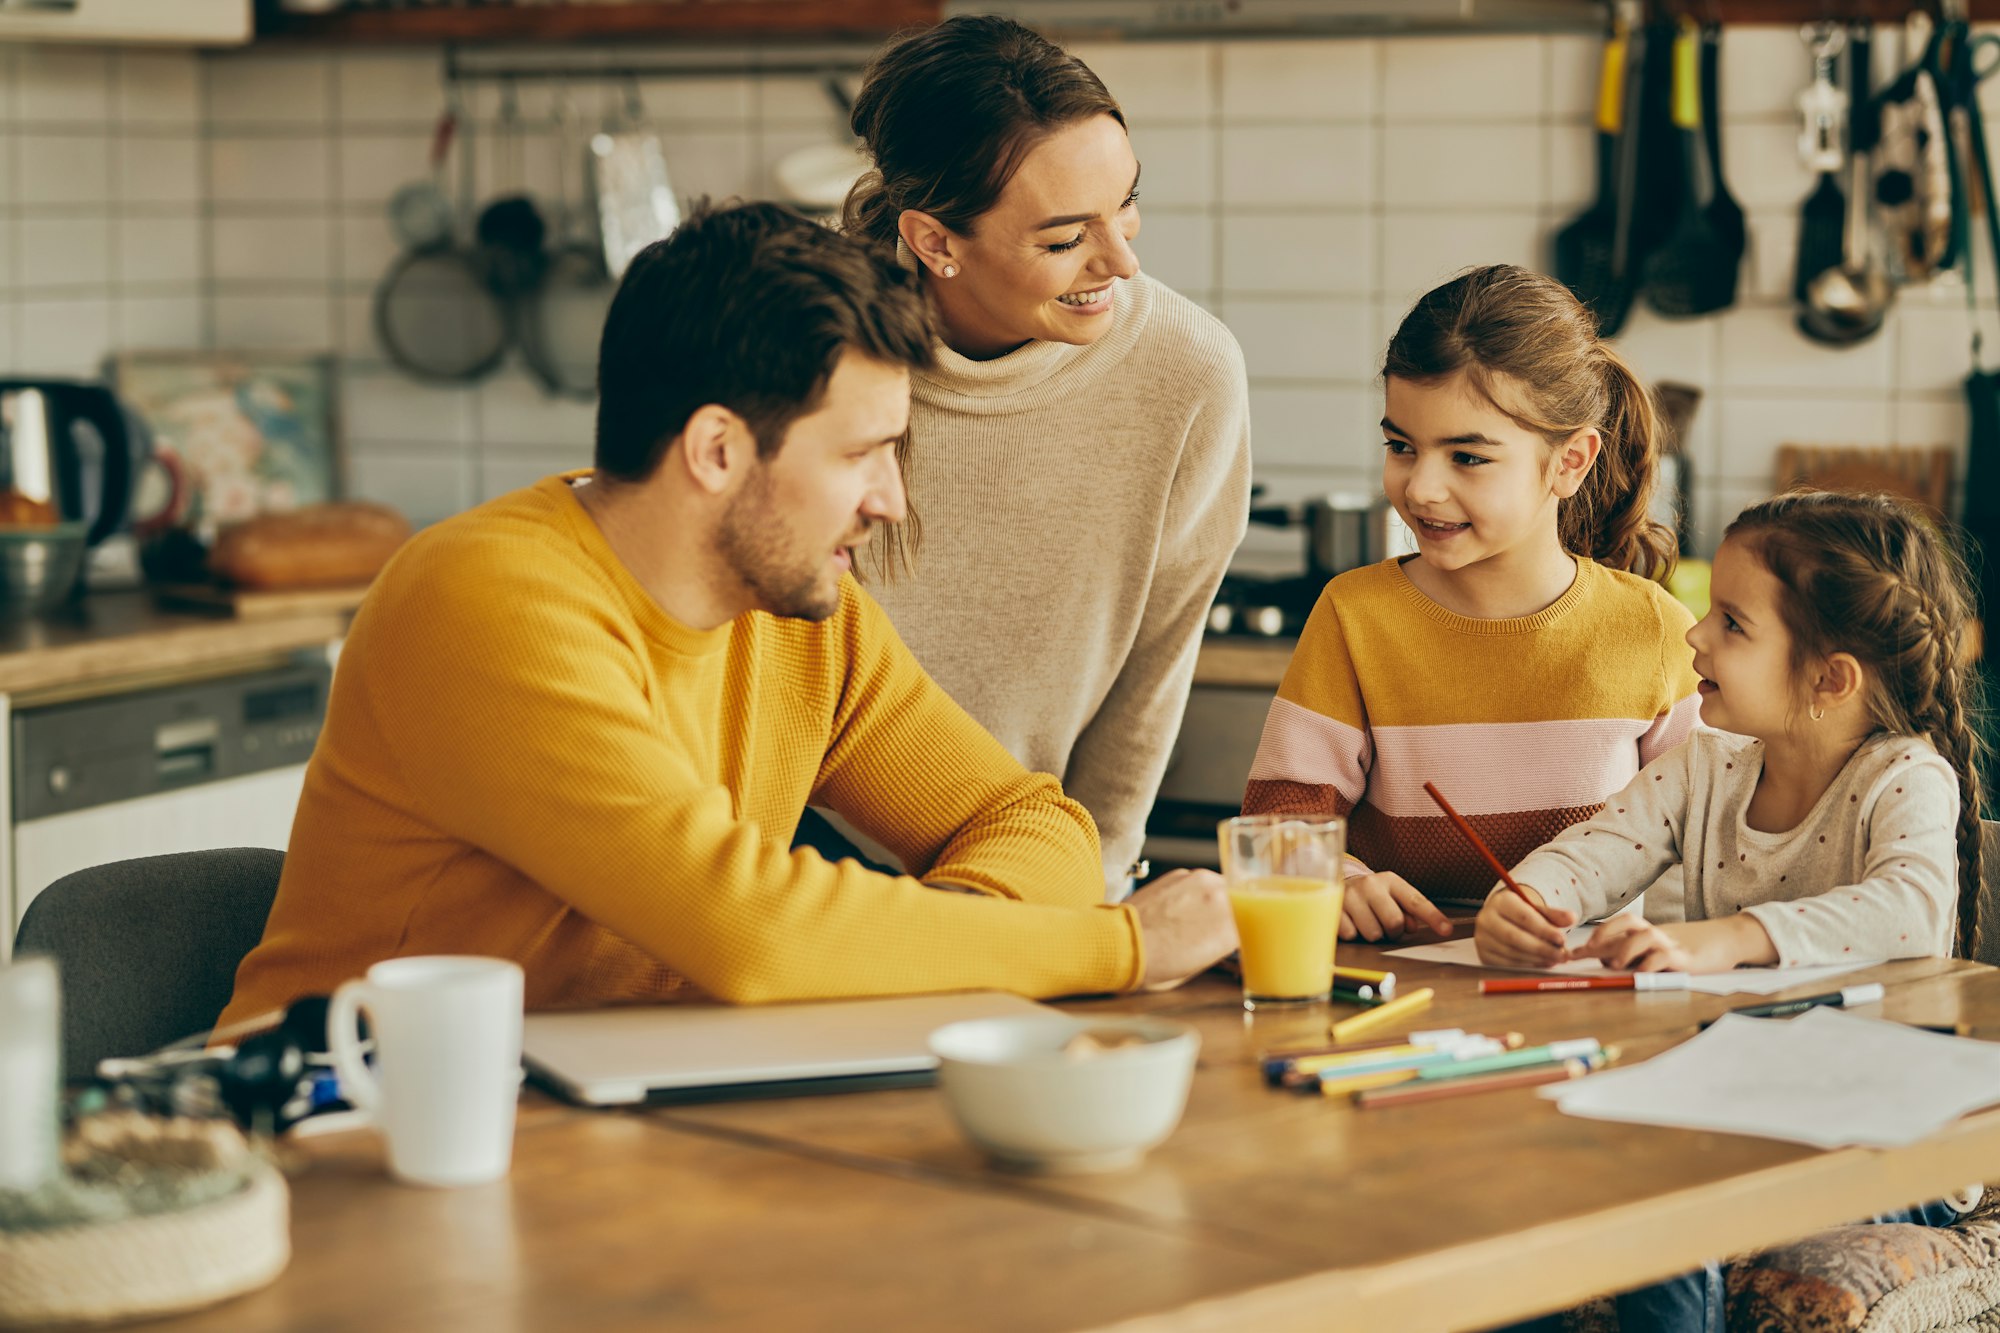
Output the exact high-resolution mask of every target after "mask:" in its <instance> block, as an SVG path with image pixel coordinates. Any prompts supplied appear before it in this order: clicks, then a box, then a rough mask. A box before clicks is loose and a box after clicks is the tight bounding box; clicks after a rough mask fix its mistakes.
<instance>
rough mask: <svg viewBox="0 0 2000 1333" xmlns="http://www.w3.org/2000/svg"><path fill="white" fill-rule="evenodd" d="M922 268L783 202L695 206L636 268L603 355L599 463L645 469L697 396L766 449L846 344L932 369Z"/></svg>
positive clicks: (607, 327)
mask: <svg viewBox="0 0 2000 1333" xmlns="http://www.w3.org/2000/svg"><path fill="white" fill-rule="evenodd" d="M936 341H937V327H936V322H935V316H934V315H933V314H932V311H931V308H930V303H929V301H928V300H927V299H926V298H925V296H924V294H923V292H922V290H921V289H920V288H919V287H918V285H917V279H916V275H914V274H912V273H907V272H905V271H904V270H902V269H900V268H898V267H897V266H896V265H895V264H894V263H893V262H892V261H891V260H889V259H887V258H885V257H883V256H882V255H881V254H880V253H879V252H876V251H874V250H872V249H871V248H870V247H868V246H867V245H865V244H863V243H862V242H860V241H858V240H852V239H849V238H848V237H845V236H842V235H840V234H838V233H836V232H832V231H829V230H827V229H826V228H825V227H822V226H820V225H819V224H818V223H816V222H813V221H811V220H810V219H807V218H804V217H801V216H800V215H799V214H797V213H794V212H793V211H791V210H790V209H788V208H784V207H782V206H781V205H778V204H741V205H738V206H736V207H732V208H723V209H711V208H709V207H707V206H706V204H702V205H698V206H697V207H696V208H695V210H694V212H693V213H692V214H691V215H690V216H689V217H688V219H687V220H686V221H685V222H683V223H682V224H681V225H680V226H679V227H678V228H676V229H675V230H674V233H673V235H671V236H669V237H667V238H666V239H665V240H663V241H655V242H654V243H653V244H652V245H649V246H647V247H646V248H645V249H644V250H641V251H640V252H639V254H638V255H637V257H635V258H634V259H633V260H632V265H631V267H630V268H628V269H627V270H626V271H625V278H624V281H622V282H621V283H620V284H619V286H618V294H617V295H616V296H615V297H613V298H612V302H611V311H610V314H609V315H608V316H606V318H605V321H604V339H603V342H602V343H601V344H600V347H599V352H598V360H597V380H598V394H599V397H598V404H597V458H596V461H597V468H598V470H599V471H600V472H602V473H604V474H605V475H607V476H610V477H613V478H616V479H618V480H620V481H644V480H645V479H646V478H647V477H650V476H652V475H653V473H654V471H655V470H656V469H658V467H659V465H660V460H661V459H662V458H664V457H665V456H666V452H667V449H668V447H669V446H670V445H671V444H672V443H673V441H674V439H675V438H676V437H677V436H679V435H680V433H681V431H682V430H684V429H685V428H686V426H687V421H688V418H689V417H690V416H692V415H693V414H694V412H695V410H696V409H697V408H701V407H704V406H706V405H708V404H711V403H713V404H717V405H719V406H722V407H726V408H728V409H729V410H730V411H732V412H734V413H736V415H738V416H740V417H742V418H743V420H744V421H745V422H746V423H747V424H748V425H749V427H750V430H751V432H752V433H753V434H754V435H755V436H756V439H757V452H758V454H759V456H760V457H763V458H769V457H771V456H772V455H774V454H776V453H777V452H778V448H779V446H780V445H781V444H783V442H784V438H785V432H786V431H787V430H788V429H790V427H791V424H792V423H793V422H794V421H796V420H798V419H799V418H800V417H802V416H805V415H807V414H808V413H810V412H812V411H813V410H814V409H816V408H817V407H818V406H819V404H820V401H821V399H822V398H823V397H824V396H825V393H826V384H827V380H828V379H829V378H830V377H831V376H832V375H833V370H834V367H835V366H836V365H837V364H838V363H839V361H840V356H841V353H842V352H844V351H846V350H847V349H849V348H853V349H854V350H855V351H857V352H860V353H862V354H863V355H865V356H869V357H872V358H874V359H875V360H877V361H882V362H886V363H888V364H890V365H900V366H907V367H909V368H910V369H913V370H920V369H925V368H927V367H929V366H930V365H931V364H932V361H933V359H934V358H935V356H936V351H935V344H936Z"/></svg>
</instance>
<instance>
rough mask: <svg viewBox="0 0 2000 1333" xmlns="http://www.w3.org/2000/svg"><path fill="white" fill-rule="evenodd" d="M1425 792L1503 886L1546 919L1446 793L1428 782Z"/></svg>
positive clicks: (1544, 913) (1544, 914)
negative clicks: (1494, 872) (1456, 808)
mask: <svg viewBox="0 0 2000 1333" xmlns="http://www.w3.org/2000/svg"><path fill="white" fill-rule="evenodd" d="M1424 790H1425V791H1427V792H1429V793H1430V797H1431V799H1432V800H1433V801H1436V802H1437V807H1438V809H1440V810H1442V811H1444V814H1445V818H1446V819H1449V820H1450V821H1451V822H1452V823H1453V824H1455V825H1457V827H1458V831H1459V832H1460V833H1463V834H1464V835H1465V840H1466V841H1467V842H1469V843H1471V844H1472V850H1474V851H1475V852H1478V853H1479V854H1480V855H1481V856H1482V857H1484V858H1485V859H1486V864H1487V865H1490V866H1492V867H1493V869H1494V870H1495V871H1496V872H1497V873H1498V874H1499V876H1500V882H1501V883H1502V884H1505V885H1506V886H1507V887H1508V888H1510V889H1512V890H1513V891H1514V892H1516V893H1518V894H1520V895H1521V901H1522V902H1524V903H1526V904H1528V906H1530V907H1533V908H1534V909H1535V910H1536V911H1537V912H1541V913H1542V915H1543V917H1544V918H1546V917H1547V916H1548V913H1547V912H1546V911H1543V909H1542V908H1541V906H1539V905H1538V904H1537V903H1536V902H1535V900H1534V899H1533V898H1530V897H1529V896H1528V891H1527V890H1526V889H1524V888H1522V887H1521V886H1520V885H1519V884H1516V883H1515V882H1514V877H1513V876H1512V875H1510V874H1508V873H1507V867H1506V866H1503V865H1501V864H1500V858H1499V857H1497V856H1495V855H1494V854H1493V849H1492V848H1491V847H1488V846H1487V845H1486V840H1485V839H1484V838H1482V837H1480V836H1479V835H1478V834H1477V833H1474V832H1473V831H1472V825H1470V824H1468V823H1466V822H1465V816H1463V815H1461V814H1459V813H1458V811H1456V810H1454V809H1452V808H1451V802H1450V801H1447V800H1446V799H1445V798H1444V793H1443V792H1441V791H1439V790H1438V789H1437V784H1436V783H1435V782H1426V783H1425V784H1424Z"/></svg>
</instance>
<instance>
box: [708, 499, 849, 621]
mask: <svg viewBox="0 0 2000 1333" xmlns="http://www.w3.org/2000/svg"><path fill="white" fill-rule="evenodd" d="M772 490H773V488H772V486H771V484H770V482H769V480H768V479H767V478H766V477H765V475H764V474H762V472H761V471H760V473H759V474H758V475H757V476H756V477H754V478H752V479H751V480H750V481H749V483H748V484H746V485H745V487H744V488H743V490H742V491H741V492H740V493H739V494H738V495H737V496H736V498H735V499H733V500H731V501H730V502H729V507H728V508H727V509H725V510H724V511H723V514H722V527H721V531H720V533H719V534H718V545H719V546H720V549H721V553H722V558H723V560H724V561H725V562H726V563H727V564H728V566H729V569H730V571H731V572H732V573H734V574H735V575H736V578H737V580H738V581H739V582H741V583H742V584H743V586H744V587H745V588H747V589H748V590H749V592H750V594H751V596H753V597H755V598H756V599H757V604H758V606H759V608H760V609H761V610H764V611H768V612H769V613H770V614H772V615H774V616H782V617H784V618H786V619H789V620H825V619H827V618H828V617H830V616H831V615H833V613H834V612H836V611H838V610H839V609H840V588H839V586H838V585H836V586H835V587H834V588H833V589H832V590H831V591H828V592H823V591H821V583H820V577H821V575H820V562H819V561H817V560H813V559H811V558H810V557H807V558H800V557H799V556H798V555H797V553H796V552H794V551H793V550H792V549H791V547H790V544H789V543H788V542H787V541H786V538H787V536H788V535H789V534H788V533H787V532H786V529H785V525H784V523H783V522H782V521H781V520H780V519H779V517H778V509H777V506H776V505H775V504H774V503H773V502H772V498H771V496H772Z"/></svg>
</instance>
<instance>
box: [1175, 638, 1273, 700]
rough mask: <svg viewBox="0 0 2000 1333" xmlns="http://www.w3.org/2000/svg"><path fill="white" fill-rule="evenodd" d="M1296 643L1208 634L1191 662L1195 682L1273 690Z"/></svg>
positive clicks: (1198, 683)
mask: <svg viewBox="0 0 2000 1333" xmlns="http://www.w3.org/2000/svg"><path fill="white" fill-rule="evenodd" d="M1298 646H1299V641H1298V640H1297V639H1248V638H1223V637H1219V636H1217V635H1213V634H1211V635H1209V636H1208V637H1207V638H1205V639H1203V640H1202V641H1201V656H1200V657H1198V658H1196V659H1195V664H1194V683H1195V684H1197V685H1222V686H1232V687H1235V688H1237V689H1248V690H1273V691H1275V690H1276V689H1277V688H1278V682H1279V681H1281V680H1283V679H1284V678H1285V665H1286V663H1288V662H1290V661H1291V660H1292V650H1293V649H1294V648H1296V647H1298Z"/></svg>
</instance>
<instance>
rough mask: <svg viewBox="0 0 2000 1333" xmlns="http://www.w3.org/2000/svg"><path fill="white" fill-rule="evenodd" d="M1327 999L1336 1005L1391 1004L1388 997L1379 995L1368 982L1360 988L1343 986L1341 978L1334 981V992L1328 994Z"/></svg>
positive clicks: (1363, 983)
mask: <svg viewBox="0 0 2000 1333" xmlns="http://www.w3.org/2000/svg"><path fill="white" fill-rule="evenodd" d="M1327 998H1328V999H1330V1000H1332V1001H1334V1002H1335V1003H1336V1004H1368V1005H1375V1004H1387V1003H1388V1002H1389V997H1388V996H1386V995H1377V994H1376V993H1375V988H1374V987H1373V986H1370V985H1369V984H1368V983H1366V982H1362V983H1361V984H1360V985H1358V986H1343V985H1342V984H1341V983H1340V980H1339V978H1335V979H1334V983H1333V990H1332V991H1331V992H1329V993H1328V995H1327Z"/></svg>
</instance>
